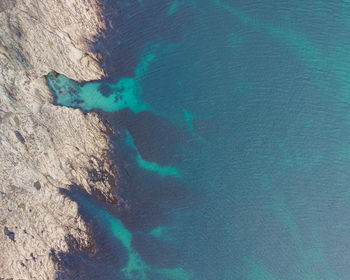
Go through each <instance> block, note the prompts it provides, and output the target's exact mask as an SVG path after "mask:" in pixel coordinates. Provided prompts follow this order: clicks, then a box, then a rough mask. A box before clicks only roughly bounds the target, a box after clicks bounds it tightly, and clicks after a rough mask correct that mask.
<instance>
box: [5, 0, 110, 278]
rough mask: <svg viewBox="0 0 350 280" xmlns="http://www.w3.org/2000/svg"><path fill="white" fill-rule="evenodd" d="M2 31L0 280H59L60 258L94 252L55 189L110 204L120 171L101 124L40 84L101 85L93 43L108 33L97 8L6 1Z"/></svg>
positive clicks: (91, 0)
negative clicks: (73, 247)
mask: <svg viewBox="0 0 350 280" xmlns="http://www.w3.org/2000/svg"><path fill="white" fill-rule="evenodd" d="M0 26H1V30H0V70H1V73H0V178H1V182H0V252H1V254H0V279H55V262H54V261H55V252H58V251H61V252H66V251H67V250H69V240H72V239H74V240H76V241H77V242H78V244H79V246H80V247H81V248H84V247H89V246H90V245H91V244H90V243H91V240H90V236H89V229H88V226H87V225H86V224H85V223H84V221H83V220H82V219H81V218H80V217H79V215H78V209H77V205H76V203H75V202H73V201H71V200H69V199H68V198H66V197H64V196H63V195H61V194H60V192H59V189H60V188H68V187H69V186H70V185H71V184H78V185H81V186H82V187H83V188H85V189H86V190H87V191H88V192H89V193H91V192H95V193H97V194H98V195H99V196H101V197H103V199H105V200H107V201H114V197H113V195H112V191H111V189H112V186H111V185H112V184H113V176H114V175H115V171H114V169H113V168H112V165H111V163H110V162H109V161H108V157H107V150H108V146H109V142H108V137H107V136H106V133H105V132H106V127H105V125H104V124H103V122H102V121H101V119H100V118H99V116H97V115H96V114H94V113H91V114H83V113H82V112H81V111H79V110H77V109H72V108H64V107H58V106H55V105H53V104H52V100H53V99H52V96H51V93H50V91H49V89H48V87H47V85H46V81H45V77H44V76H45V75H46V74H47V73H48V72H50V71H56V72H59V73H62V74H64V75H66V76H68V77H70V78H72V79H75V80H78V81H81V80H94V79H98V78H100V77H101V76H103V75H104V73H103V70H102V69H101V68H100V66H99V64H98V62H97V57H96V55H95V54H93V53H91V52H90V51H89V48H88V43H89V42H90V41H93V39H94V36H96V35H97V34H98V33H99V32H100V31H101V30H102V29H103V28H104V26H105V25H104V21H103V19H102V17H101V7H100V6H99V3H98V1H97V0H46V1H33V0H17V1H15V0H1V1H0ZM91 172H92V173H93V174H100V176H98V177H99V178H101V179H100V180H95V179H94V180H90V179H89V175H90V174H91ZM67 237H69V238H67Z"/></svg>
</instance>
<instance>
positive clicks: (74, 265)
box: [58, 186, 128, 279]
mask: <svg viewBox="0 0 350 280" xmlns="http://www.w3.org/2000/svg"><path fill="white" fill-rule="evenodd" d="M61 193H62V194H63V195H65V196H67V197H69V198H70V199H72V200H73V201H76V202H77V203H78V206H79V214H80V215H81V216H82V218H83V219H84V221H86V222H87V224H88V225H89V226H90V229H91V231H92V233H93V236H92V238H93V239H94V244H93V246H92V247H91V248H88V249H86V250H84V251H79V250H78V248H74V247H75V246H71V247H72V248H70V251H69V252H68V253H58V255H59V257H60V259H61V263H60V265H61V266H62V268H63V271H64V272H58V279H123V278H122V275H121V274H120V269H121V268H123V267H125V266H126V264H127V261H128V257H127V252H126V249H125V247H123V245H122V244H121V242H120V241H119V240H117V239H116V238H115V237H114V236H113V234H112V232H111V231H110V230H106V228H108V227H106V225H108V223H109V222H108V220H107V219H106V218H105V217H104V215H103V210H106V207H105V205H104V204H103V203H101V202H100V201H99V200H98V199H97V198H96V197H93V196H90V195H89V194H88V193H86V192H85V191H83V190H81V189H80V188H79V187H78V186H72V187H71V189H70V190H69V191H68V190H64V189H62V190H61ZM117 275H118V276H117Z"/></svg>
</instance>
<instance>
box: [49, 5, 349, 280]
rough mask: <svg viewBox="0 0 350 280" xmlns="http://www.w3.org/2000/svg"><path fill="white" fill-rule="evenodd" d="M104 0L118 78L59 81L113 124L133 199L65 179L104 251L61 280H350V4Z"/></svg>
mask: <svg viewBox="0 0 350 280" xmlns="http://www.w3.org/2000/svg"><path fill="white" fill-rule="evenodd" d="M101 2H102V3H103V5H104V10H103V17H104V19H105V21H106V24H107V29H106V30H105V31H104V32H102V33H101V34H100V35H99V36H98V37H97V38H96V42H94V43H91V48H92V50H93V51H95V52H98V53H100V55H101V57H102V58H103V61H102V66H103V68H104V70H105V71H106V73H107V76H106V77H105V78H103V79H101V80H98V81H91V82H80V83H79V82H76V81H73V80H70V79H68V78H67V77H65V76H64V75H60V74H59V73H50V74H49V75H48V76H47V83H48V85H49V86H50V88H51V90H52V92H53V94H54V96H55V103H56V104H57V105H60V106H68V107H74V108H80V109H81V110H83V111H84V112H86V113H87V112H91V111H94V112H97V113H98V114H100V115H101V116H102V117H103V118H104V119H105V120H106V122H108V123H109V124H110V125H111V127H112V128H113V130H114V132H115V133H114V134H113V135H112V134H111V135H110V140H111V148H110V157H111V159H112V160H113V162H114V163H115V164H116V166H117V169H118V176H117V178H116V184H117V186H118V188H117V196H118V201H119V203H118V205H109V204H108V203H104V202H102V201H100V200H99V199H98V198H96V197H95V196H94V195H91V194H88V193H86V192H84V191H82V190H81V189H80V188H79V186H71V189H70V190H68V191H67V190H62V193H63V194H64V195H66V196H68V197H70V198H71V199H73V200H74V201H76V202H77V203H78V205H79V212H80V214H81V215H82V217H83V218H84V220H85V221H86V222H87V223H88V224H89V225H90V227H91V229H92V232H93V237H94V240H95V244H94V246H95V249H94V253H91V252H87V251H79V250H71V251H70V252H68V253H61V254H60V258H61V259H62V264H61V267H62V269H61V270H60V271H58V272H57V275H58V279H86V280H89V279H91V280H94V279H99V280H192V279H193V280H338V279H339V280H340V279H344V280H346V279H349V277H350V276H349V275H350V1H348V0H341V1H340V0H338V1H335V0H327V1H322V0H309V1H305V0H294V1H287V0H235V1H234V0H123V1H121V0H102V1H101Z"/></svg>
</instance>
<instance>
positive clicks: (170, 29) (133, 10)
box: [92, 0, 192, 82]
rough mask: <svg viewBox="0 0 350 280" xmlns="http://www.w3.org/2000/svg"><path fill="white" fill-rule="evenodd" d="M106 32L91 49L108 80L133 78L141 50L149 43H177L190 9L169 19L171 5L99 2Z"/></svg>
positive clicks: (160, 0)
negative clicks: (161, 41)
mask: <svg viewBox="0 0 350 280" xmlns="http://www.w3.org/2000/svg"><path fill="white" fill-rule="evenodd" d="M101 2H102V4H103V6H104V9H103V18H104V19H105V21H106V24H107V29H106V30H105V31H104V32H102V33H101V34H100V35H99V36H98V37H97V38H96V39H97V40H96V42H95V43H94V44H93V45H92V49H93V51H94V52H97V53H99V54H100V55H101V57H102V59H103V62H102V66H103V68H104V69H105V70H106V72H107V73H108V76H109V78H108V80H109V81H114V82H116V81H117V80H118V79H119V78H120V77H134V75H135V73H134V71H135V69H136V67H137V64H138V63H139V60H140V56H141V54H142V51H143V48H144V47H145V46H146V45H147V44H148V43H150V42H156V41H159V40H166V41H170V42H179V41H181V39H182V38H183V36H184V32H185V30H186V28H187V27H188V25H189V24H190V22H191V19H192V15H191V13H192V10H191V8H190V6H184V7H182V8H181V9H179V11H177V12H176V13H174V14H172V15H171V16H169V15H168V10H169V8H170V6H171V4H172V2H173V1H169V0H151V1H142V2H141V1H137V0H129V1H125V0H123V1H118V0H103V1H101Z"/></svg>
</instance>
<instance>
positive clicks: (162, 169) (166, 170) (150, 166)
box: [126, 131, 181, 177]
mask: <svg viewBox="0 0 350 280" xmlns="http://www.w3.org/2000/svg"><path fill="white" fill-rule="evenodd" d="M126 143H127V145H128V146H130V147H132V148H133V149H134V150H135V151H137V156H136V161H137V164H138V165H139V167H140V168H143V169H145V170H148V171H151V172H156V173H158V175H160V176H162V177H165V176H172V177H181V173H180V171H179V170H178V169H176V168H175V167H173V166H170V165H169V166H160V165H159V164H157V163H156V162H149V161H146V160H144V159H143V158H142V156H141V154H140V153H139V151H138V150H137V147H136V146H135V143H134V139H133V138H132V136H131V135H130V133H129V132H128V131H127V137H126Z"/></svg>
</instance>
